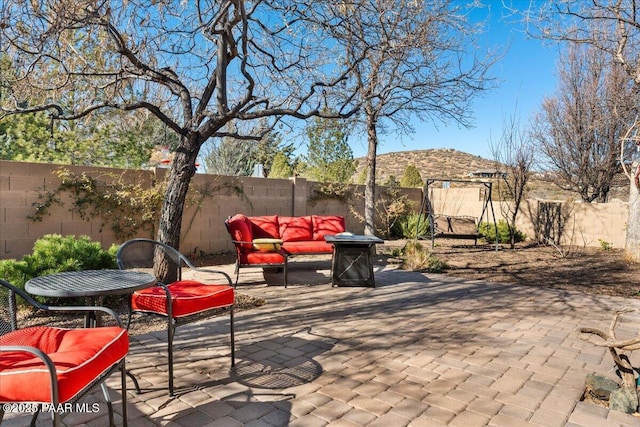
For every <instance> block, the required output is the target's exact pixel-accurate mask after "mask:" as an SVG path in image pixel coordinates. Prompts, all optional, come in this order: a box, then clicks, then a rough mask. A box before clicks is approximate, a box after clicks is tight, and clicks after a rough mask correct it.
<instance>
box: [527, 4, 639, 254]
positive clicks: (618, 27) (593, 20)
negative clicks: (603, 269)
mask: <svg viewBox="0 0 640 427" xmlns="http://www.w3.org/2000/svg"><path fill="white" fill-rule="evenodd" d="M638 11H640V0H612V1H591V2H584V1H578V0H569V1H566V0H565V1H563V2H555V1H548V2H547V3H545V4H544V5H543V6H541V7H539V8H534V7H533V6H532V7H531V8H529V9H528V10H526V11H525V17H526V19H527V21H528V22H529V23H530V24H531V27H530V28H531V33H532V34H533V35H534V36H536V37H540V38H545V39H549V40H555V41H560V42H569V43H572V44H588V45H591V46H594V47H595V48H596V49H599V50H601V51H603V52H606V53H607V54H608V55H609V57H610V58H611V59H613V61H614V62H615V63H617V64H619V65H620V66H621V67H622V68H623V69H624V71H625V72H626V74H627V76H628V77H629V79H630V80H631V81H632V82H633V84H634V86H635V87H636V89H637V88H639V87H640V16H639V15H638ZM629 126H630V129H635V128H636V123H634V124H631V125H629ZM628 143H629V139H628V138H622V139H621V144H624V145H622V146H621V150H620V152H621V153H623V154H622V156H623V159H622V163H623V164H624V163H626V162H631V161H633V165H632V166H633V169H634V170H636V169H637V168H638V162H637V159H635V160H631V159H630V158H629V155H630V151H631V150H627V145H628ZM634 175H635V174H629V179H630V182H631V186H630V188H631V190H630V194H629V217H628V220H627V237H626V243H625V251H626V253H627V256H628V257H629V259H632V260H635V261H640V188H639V187H638V186H637V185H636V183H635V180H634Z"/></svg>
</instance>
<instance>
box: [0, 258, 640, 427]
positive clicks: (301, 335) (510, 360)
mask: <svg viewBox="0 0 640 427" xmlns="http://www.w3.org/2000/svg"><path fill="white" fill-rule="evenodd" d="M224 268H225V269H226V270H227V271H229V272H232V270H233V267H232V266H225V267H224ZM327 268H328V263H326V262H325V263H316V264H313V263H308V264H307V263H306V262H300V263H298V265H296V263H292V268H291V271H290V286H289V287H288V288H287V289H285V288H284V287H282V286H266V285H265V284H264V283H260V282H261V280H262V279H261V274H259V272H256V273H254V274H253V273H248V274H247V273H246V272H244V271H243V273H242V274H241V275H240V279H241V284H240V285H239V286H238V292H241V293H245V294H249V295H255V296H259V297H261V298H264V299H265V300H266V301H267V303H266V304H265V305H264V306H262V307H259V308H256V309H252V310H248V311H244V312H239V313H237V314H236V360H237V366H236V368H235V369H233V370H232V369H230V364H229V349H228V333H227V331H228V317H227V316H224V317H220V318H216V319H212V320H209V321H205V322H201V323H197V324H193V325H189V326H184V327H182V328H180V329H178V332H177V335H176V387H177V394H176V396H174V397H172V398H170V397H169V396H168V395H167V392H166V384H167V378H166V352H165V345H164V342H165V335H164V333H163V332H158V333H150V334H145V335H140V336H134V337H132V345H131V351H130V356H128V358H127V361H128V368H129V369H131V370H132V372H133V373H134V374H135V375H136V376H137V378H138V379H139V381H140V384H141V386H142V388H143V392H142V393H141V394H136V393H135V392H133V391H131V390H130V391H129V394H128V396H129V398H128V399H129V406H128V408H129V425H130V426H155V425H171V426H184V427H195V426H304V427H313V426H383V427H394V426H413V427H419V426H440V425H450V426H464V427H474V426H509V427H511V426H549V427H553V426H582V427H587V426H589V427H590V426H640V419H638V418H636V417H634V416H632V415H628V414H623V413H620V412H617V411H609V410H608V409H606V408H604V407H600V406H596V405H593V404H590V403H585V402H581V401H580V398H581V395H582V393H583V389H584V381H585V376H586V375H587V374H588V373H591V372H596V373H599V374H602V375H607V376H610V377H611V378H615V373H614V372H613V369H612V368H613V361H612V359H611V357H610V356H609V354H608V353H607V352H606V350H605V349H603V348H599V347H596V346H594V345H593V344H590V343H588V342H585V341H583V340H581V339H579V338H578V337H577V336H576V334H575V329H576V328H577V327H578V326H592V327H597V328H600V329H603V330H605V331H606V330H608V328H609V323H610V321H611V317H612V314H613V311H614V310H615V309H619V308H622V307H632V308H635V309H638V308H640V301H638V300H631V299H629V300H627V299H622V298H616V297H607V296H592V295H585V294H580V293H571V292H560V291H556V290H550V289H545V288H540V287H534V286H531V287H524V286H513V285H508V284H495V283H484V282H474V281H465V280H459V279H452V278H450V277H447V276H445V275H434V274H422V273H416V272H408V271H402V270H397V269H395V268H393V267H384V268H383V267H380V266H378V267H377V268H376V273H375V276H376V285H377V286H376V288H360V287H341V288H332V287H331V286H330V284H329V281H328V271H327V270H326V269H327ZM252 281H254V282H257V284H255V285H246V283H249V282H252ZM296 283H304V285H302V284H296ZM639 320H640V314H638V313H635V312H634V313H630V314H628V315H625V316H624V317H623V318H622V322H621V325H620V327H619V329H618V331H619V333H620V338H624V337H633V336H635V335H636V334H638V330H639V327H640V322H639ZM632 359H633V360H634V366H638V364H637V363H635V359H634V358H632ZM108 384H109V385H110V386H111V387H112V394H113V396H114V398H115V399H116V400H117V399H119V383H118V381H117V378H115V377H114V378H112V379H110V380H109V382H108ZM130 388H131V386H130ZM88 399H94V400H95V401H101V396H100V394H95V395H92V396H90V397H88ZM118 411H119V408H118V406H117V405H116V412H118ZM13 415H14V416H10V417H9V419H8V420H6V421H5V423H6V425H7V426H18V425H28V419H27V418H26V417H24V416H15V414H13ZM45 421H47V422H48V419H47V417H45V416H44V415H42V416H41V417H40V420H39V424H42V425H44V424H45ZM64 421H65V423H66V424H68V425H89V426H103V425H106V409H105V410H104V411H100V412H98V413H96V414H94V413H73V414H69V415H67V416H66V417H65V418H64ZM121 421H122V420H121V418H120V417H119V414H118V419H117V425H121ZM5 423H3V426H4V425H5Z"/></svg>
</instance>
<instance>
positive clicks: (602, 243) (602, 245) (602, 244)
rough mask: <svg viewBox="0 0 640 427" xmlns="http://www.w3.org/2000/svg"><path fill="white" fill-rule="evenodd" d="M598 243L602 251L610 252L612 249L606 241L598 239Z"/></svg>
mask: <svg viewBox="0 0 640 427" xmlns="http://www.w3.org/2000/svg"><path fill="white" fill-rule="evenodd" d="M598 242H600V249H601V250H603V251H610V250H612V249H613V245H612V244H611V243H609V242H607V241H606V240H602V239H598Z"/></svg>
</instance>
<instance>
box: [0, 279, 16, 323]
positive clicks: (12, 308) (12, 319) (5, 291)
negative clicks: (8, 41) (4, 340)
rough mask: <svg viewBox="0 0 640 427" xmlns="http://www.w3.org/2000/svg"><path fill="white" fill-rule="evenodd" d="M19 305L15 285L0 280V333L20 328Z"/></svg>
mask: <svg viewBox="0 0 640 427" xmlns="http://www.w3.org/2000/svg"><path fill="white" fill-rule="evenodd" d="M17 313H18V306H17V303H16V291H15V287H14V286H13V285H11V284H10V283H8V282H6V281H4V280H0V335H5V334H7V333H9V332H11V331H15V330H16V329H18V315H17Z"/></svg>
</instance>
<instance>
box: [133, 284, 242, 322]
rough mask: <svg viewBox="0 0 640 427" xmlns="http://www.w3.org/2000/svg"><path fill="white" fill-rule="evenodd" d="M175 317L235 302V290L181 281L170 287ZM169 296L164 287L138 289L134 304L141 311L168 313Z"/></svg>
mask: <svg viewBox="0 0 640 427" xmlns="http://www.w3.org/2000/svg"><path fill="white" fill-rule="evenodd" d="M168 288H169V291H170V292H171V302H172V310H173V317H174V318H176V317H183V316H188V315H191V314H196V313H200V312H202V311H206V310H209V309H212V308H218V307H228V306H230V305H232V304H233V301H234V291H233V288H232V287H231V286H229V285H206V284H204V283H202V282H197V281H195V280H180V281H178V282H174V283H172V284H170V285H169V286H168ZM166 300H167V296H166V294H165V292H164V289H163V288H162V287H161V286H153V287H151V288H146V289H142V290H140V291H136V292H134V294H133V295H132V297H131V306H132V307H133V309H134V310H137V311H146V312H151V313H159V314H163V315H167V304H166Z"/></svg>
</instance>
